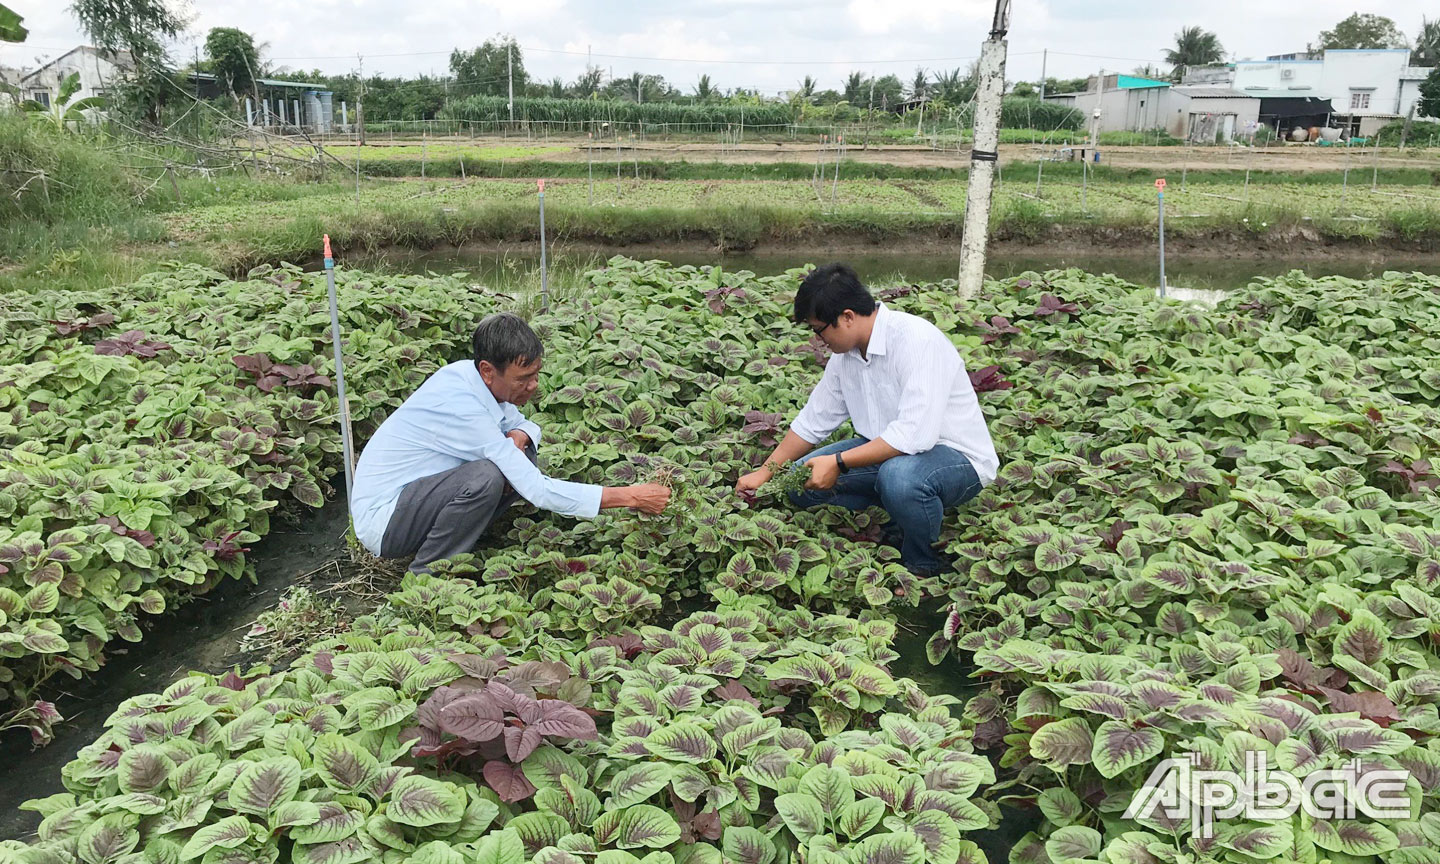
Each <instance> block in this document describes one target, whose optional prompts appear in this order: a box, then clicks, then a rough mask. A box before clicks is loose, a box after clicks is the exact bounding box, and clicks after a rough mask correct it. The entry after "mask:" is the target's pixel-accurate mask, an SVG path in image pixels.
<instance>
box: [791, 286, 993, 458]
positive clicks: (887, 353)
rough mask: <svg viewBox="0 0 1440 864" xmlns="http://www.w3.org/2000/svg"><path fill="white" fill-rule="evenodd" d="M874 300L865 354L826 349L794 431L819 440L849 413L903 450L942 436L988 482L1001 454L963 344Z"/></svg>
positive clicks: (861, 430) (864, 429)
mask: <svg viewBox="0 0 1440 864" xmlns="http://www.w3.org/2000/svg"><path fill="white" fill-rule="evenodd" d="M878 305H879V308H878V309H877V310H876V312H875V325H874V327H873V329H872V330H871V331H870V344H869V346H868V347H867V351H866V355H865V356H861V354H860V349H858V348H856V349H854V350H851V351H846V352H845V353H844V354H832V355H831V356H830V360H829V362H827V363H826V364H825V374H824V375H823V376H821V378H820V383H819V384H817V385H816V386H815V389H814V390H813V391H811V393H810V398H809V400H807V401H806V402H805V407H804V408H802V409H801V411H800V414H799V415H798V416H796V418H795V422H793V423H791V424H790V429H791V431H793V432H794V433H795V434H796V435H799V436H800V437H801V438H804V439H805V440H806V441H808V442H810V443H811V444H818V443H820V442H821V441H824V440H825V439H826V438H828V437H830V433H832V432H834V431H835V430H836V429H838V428H840V424H841V423H844V422H845V421H846V420H847V419H848V420H850V421H852V422H853V423H854V425H855V432H856V434H858V435H861V436H863V437H865V438H869V439H871V440H873V439H875V438H884V439H885V443H887V444H889V445H890V446H891V447H894V448H895V449H896V450H899V451H900V452H902V453H912V454H913V453H924V452H925V451H927V450H929V449H931V448H932V447H934V446H935V445H936V444H944V445H945V446H947V447H951V448H953V449H955V450H959V451H960V452H961V453H964V454H965V456H966V458H968V459H969V460H970V464H971V465H973V466H974V467H975V473H976V474H978V475H980V482H982V483H984V484H985V485H987V486H988V485H989V484H990V483H991V482H992V481H994V479H995V473H996V472H997V471H999V470H1000V458H999V457H998V456H997V455H996V454H995V443H994V442H993V441H991V440H990V430H989V429H987V428H986V427H985V416H984V415H983V414H982V413H981V412H980V402H979V400H977V399H976V398H975V389H974V388H973V387H971V386H970V376H969V375H968V374H966V372H965V362H964V361H963V360H961V359H960V352H959V351H956V350H955V346H954V345H953V344H951V342H950V340H949V339H948V338H947V337H946V336H945V334H944V333H941V332H940V328H938V327H936V326H935V325H934V324H931V323H930V322H929V321H926V320H925V319H923V318H917V317H916V316H914V315H909V314H906V313H904V312H896V311H892V310H890V309H888V308H886V307H885V305H884V304H878Z"/></svg>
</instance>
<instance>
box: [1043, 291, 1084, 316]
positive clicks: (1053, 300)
mask: <svg viewBox="0 0 1440 864" xmlns="http://www.w3.org/2000/svg"><path fill="white" fill-rule="evenodd" d="M1079 314H1080V307H1079V306H1078V305H1076V304H1075V303H1067V302H1066V301H1064V300H1061V299H1060V298H1059V297H1056V296H1055V295H1054V294H1043V295H1041V297H1040V305H1039V306H1036V307H1035V316H1036V317H1039V318H1049V317H1051V316H1054V315H1066V316H1070V315H1079Z"/></svg>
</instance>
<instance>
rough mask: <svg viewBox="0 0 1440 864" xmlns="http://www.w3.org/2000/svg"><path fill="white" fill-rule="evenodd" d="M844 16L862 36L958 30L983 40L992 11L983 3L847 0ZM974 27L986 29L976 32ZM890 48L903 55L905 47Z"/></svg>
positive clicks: (981, 0)
mask: <svg viewBox="0 0 1440 864" xmlns="http://www.w3.org/2000/svg"><path fill="white" fill-rule="evenodd" d="M845 14H846V15H847V16H848V17H849V18H850V20H851V21H853V22H854V23H855V26H856V27H857V28H859V31H860V32H861V33H864V34H871V35H885V34H889V33H897V34H909V35H910V36H911V37H912V38H914V37H915V36H917V35H919V34H921V33H924V32H925V31H932V32H933V31H935V30H950V31H954V30H960V31H962V32H964V31H969V32H971V33H972V34H978V35H979V36H980V38H984V33H985V32H986V30H987V29H988V24H989V22H990V20H991V18H992V17H993V16H994V14H995V7H994V4H992V3H990V2H986V0H949V2H944V0H940V2H937V0H850V3H849V5H847V6H846V7H845ZM977 25H987V26H986V27H985V28H982V29H981V30H978V31H977V30H975V29H974V28H975V27H976V26H977ZM892 47H894V48H898V49H900V51H901V52H904V51H905V50H906V47H907V46H906V45H904V44H903V43H901V44H899V45H895V46H892Z"/></svg>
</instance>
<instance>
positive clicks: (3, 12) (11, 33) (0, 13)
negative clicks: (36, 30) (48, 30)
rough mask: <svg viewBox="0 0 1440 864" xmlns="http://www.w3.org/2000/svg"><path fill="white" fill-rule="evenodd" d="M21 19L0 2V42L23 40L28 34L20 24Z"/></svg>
mask: <svg viewBox="0 0 1440 864" xmlns="http://www.w3.org/2000/svg"><path fill="white" fill-rule="evenodd" d="M23 20H25V19H23V18H21V17H20V15H19V14H18V13H17V12H15V10H13V9H11V8H10V7H9V6H6V5H5V4H4V3H0V42H24V41H25V37H26V36H28V35H30V34H29V31H27V30H26V29H25V27H24V26H23V25H21V23H20V22H21V21H23Z"/></svg>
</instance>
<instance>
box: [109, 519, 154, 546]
mask: <svg viewBox="0 0 1440 864" xmlns="http://www.w3.org/2000/svg"><path fill="white" fill-rule="evenodd" d="M95 521H96V522H98V523H100V524H101V525H104V526H106V527H108V528H109V529H110V533H112V534H114V535H116V536H117V537H129V538H130V539H131V540H134V541H135V542H136V543H139V544H140V545H141V546H144V547H145V548H146V549H149V548H150V547H152V546H154V545H155V535H154V534H153V533H151V532H149V531H138V530H136V529H134V528H126V527H125V526H124V525H122V524H120V520H119V518H117V517H115V516H101V517H100V518H99V519H96V520H95Z"/></svg>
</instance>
